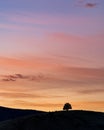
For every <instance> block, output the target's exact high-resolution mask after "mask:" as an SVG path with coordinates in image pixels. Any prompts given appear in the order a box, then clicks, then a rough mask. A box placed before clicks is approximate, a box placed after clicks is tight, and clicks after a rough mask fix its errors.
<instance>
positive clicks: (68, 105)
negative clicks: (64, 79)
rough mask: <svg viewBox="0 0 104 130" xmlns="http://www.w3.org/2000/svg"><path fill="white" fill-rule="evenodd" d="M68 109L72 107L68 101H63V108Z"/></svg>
mask: <svg viewBox="0 0 104 130" xmlns="http://www.w3.org/2000/svg"><path fill="white" fill-rule="evenodd" d="M69 109H72V106H71V104H70V103H65V105H64V107H63V110H65V111H68V110H69Z"/></svg>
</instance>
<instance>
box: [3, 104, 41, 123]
mask: <svg viewBox="0 0 104 130" xmlns="http://www.w3.org/2000/svg"><path fill="white" fill-rule="evenodd" d="M40 113H43V112H42V111H36V110H22V109H12V108H6V107H0V121H5V120H10V119H14V118H17V117H22V116H26V115H33V114H40Z"/></svg>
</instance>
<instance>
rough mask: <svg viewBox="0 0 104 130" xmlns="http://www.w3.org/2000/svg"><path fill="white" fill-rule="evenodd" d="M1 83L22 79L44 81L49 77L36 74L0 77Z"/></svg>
mask: <svg viewBox="0 0 104 130" xmlns="http://www.w3.org/2000/svg"><path fill="white" fill-rule="evenodd" d="M0 77H1V81H5V82H8V81H17V80H18V79H24V80H28V81H36V82H40V81H44V80H48V78H49V77H47V76H45V75H43V74H38V75H23V74H14V75H1V76H0Z"/></svg>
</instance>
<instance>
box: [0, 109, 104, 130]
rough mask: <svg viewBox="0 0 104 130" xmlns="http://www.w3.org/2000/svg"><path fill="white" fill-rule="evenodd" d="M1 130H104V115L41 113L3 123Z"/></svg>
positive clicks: (75, 111) (89, 112)
mask: <svg viewBox="0 0 104 130" xmlns="http://www.w3.org/2000/svg"><path fill="white" fill-rule="evenodd" d="M0 130H104V113H102V112H93V111H82V110H71V111H56V112H46V113H39V114H35V115H30V116H29V115H28V116H24V117H21V118H17V119H14V120H9V121H3V122H1V123H0Z"/></svg>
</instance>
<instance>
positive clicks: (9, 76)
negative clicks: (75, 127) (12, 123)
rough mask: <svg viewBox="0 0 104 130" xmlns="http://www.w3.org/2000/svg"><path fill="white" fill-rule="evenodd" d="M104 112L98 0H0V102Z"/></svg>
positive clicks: (103, 36)
mask: <svg viewBox="0 0 104 130" xmlns="http://www.w3.org/2000/svg"><path fill="white" fill-rule="evenodd" d="M66 102H69V103H71V104H72V106H73V109H85V110H95V111H103V112H104V0H1V1H0V106H6V107H13V108H24V109H27V108H28V109H39V110H46V111H51V110H61V109H62V107H63V104H64V103H66Z"/></svg>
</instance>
